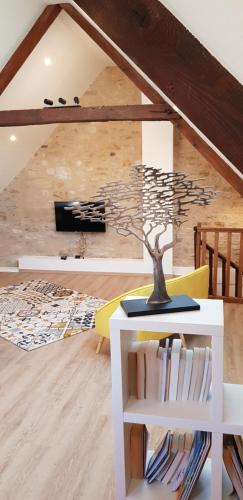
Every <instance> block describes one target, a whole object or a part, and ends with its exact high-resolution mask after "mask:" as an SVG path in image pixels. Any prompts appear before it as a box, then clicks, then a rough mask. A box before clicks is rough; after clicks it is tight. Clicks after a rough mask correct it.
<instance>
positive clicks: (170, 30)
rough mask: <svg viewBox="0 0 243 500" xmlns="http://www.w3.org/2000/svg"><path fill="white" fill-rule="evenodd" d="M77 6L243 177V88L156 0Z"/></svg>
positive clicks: (80, 1)
mask: <svg viewBox="0 0 243 500" xmlns="http://www.w3.org/2000/svg"><path fill="white" fill-rule="evenodd" d="M75 2H76V4H77V5H79V7H80V8H81V9H83V10H84V12H85V13H86V14H87V15H88V16H89V17H90V18H91V19H92V20H93V21H94V22H95V23H96V24H97V25H98V26H99V28H101V29H102V30H103V31H104V32H105V33H106V34H107V35H108V36H109V37H110V38H111V40H112V41H113V42H114V43H115V44H116V45H117V46H118V47H119V48H120V49H121V50H122V51H123V52H124V53H125V54H127V56H129V58H130V59H131V60H132V61H133V62H134V63H136V65H137V66H138V67H139V68H140V69H141V70H142V71H143V72H144V73H145V74H146V75H148V77H149V78H150V79H151V80H152V81H153V82H154V83H155V84H156V85H157V86H158V87H159V88H160V89H161V91H162V92H163V93H164V94H165V95H167V96H168V98H170V99H171V100H172V101H173V102H174V103H175V104H176V105H177V106H178V108H179V109H180V110H181V111H182V112H183V113H184V114H185V115H186V116H187V117H188V118H189V119H190V121H191V122H192V123H193V124H194V125H195V126H196V127H197V128H198V129H199V130H200V131H201V132H202V133H203V134H204V135H205V136H206V137H207V138H208V139H209V140H210V141H211V142H212V143H213V144H214V145H215V146H216V147H217V148H218V149H219V151H221V152H222V153H223V154H224V156H225V157H226V158H228V160H229V161H230V162H232V164H233V165H235V167H236V168H238V169H239V170H240V171H241V172H242V173H243V148H242V137H243V87H242V85H241V84H240V83H239V82H238V81H237V80H236V79H235V78H234V77H233V76H232V75H231V74H230V73H229V72H228V71H227V70H226V69H225V68H224V67H223V66H222V65H221V64H220V63H219V62H218V61H217V60H216V59H215V58H214V57H213V56H212V55H211V54H210V53H209V52H208V51H207V50H206V49H205V48H204V47H203V46H202V45H201V44H200V42H199V41H198V40H197V39H196V38H195V37H194V36H193V35H192V34H191V33H189V31H188V30H187V29H186V28H185V27H184V26H183V25H182V24H181V23H180V22H179V21H178V20H177V19H176V18H175V17H174V16H173V15H172V14H171V12H170V11H169V10H168V9H166V8H165V7H164V6H163V5H162V4H161V3H160V2H159V1H158V0H149V2H148V1H147V0H122V2H121V1H120V0H112V2H110V1H109V0H103V1H102V2H101V1H100V0H92V1H90V0H75Z"/></svg>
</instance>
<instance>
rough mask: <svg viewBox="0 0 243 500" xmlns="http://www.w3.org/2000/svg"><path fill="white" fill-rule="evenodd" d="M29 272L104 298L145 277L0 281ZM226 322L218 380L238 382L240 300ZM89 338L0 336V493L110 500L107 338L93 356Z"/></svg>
mask: <svg viewBox="0 0 243 500" xmlns="http://www.w3.org/2000/svg"><path fill="white" fill-rule="evenodd" d="M34 278H37V279H47V280H49V281H54V282H56V283H60V284H62V285H65V286H68V287H70V288H73V289H77V290H80V291H85V292H87V293H88V294H92V295H96V296H99V297H102V298H105V299H110V298H112V297H114V296H116V295H118V294H119V293H122V292H125V291H129V290H130V289H131V288H134V287H137V286H140V285H143V284H146V283H149V282H150V278H149V277H146V276H136V277H135V276H116V275H104V276H103V275H100V274H99V275H98V274H97V275H96V274H85V273H50V272H48V273H47V272H46V273H40V272H38V273H34V272H21V273H19V274H15V273H6V274H4V273H1V274H0V286H6V285H8V284H12V283H17V282H20V281H26V280H28V279H34ZM225 321H226V332H225V381H227V382H232V383H243V368H242V358H243V305H238V304H226V305H225ZM194 340H195V339H194ZM195 342H196V340H195ZM96 344H97V336H96V335H95V334H94V332H93V331H89V332H86V333H83V334H80V335H76V336H74V337H72V338H67V339H65V340H63V341H60V342H55V343H53V344H50V345H48V346H46V347H42V348H40V349H37V350H35V351H32V352H29V353H28V352H25V351H23V350H21V349H19V348H18V347H16V346H14V345H12V344H10V343H9V342H6V341H4V340H0V397H1V405H0V421H1V426H0V450H1V452H0V499H1V500H114V493H113V491H114V490H113V460H112V429H111V377H110V357H109V345H108V342H106V343H105V344H104V347H103V348H102V352H101V354H100V355H99V356H96V355H95V348H96ZM197 345H199V340H198V339H197Z"/></svg>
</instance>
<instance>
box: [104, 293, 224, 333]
mask: <svg viewBox="0 0 243 500" xmlns="http://www.w3.org/2000/svg"><path fill="white" fill-rule="evenodd" d="M141 298H143V297H134V296H129V295H128V296H127V297H126V299H141ZM194 300H195V301H196V302H197V303H198V304H200V310H199V311H183V312H177V313H169V314H154V315H150V316H136V317H132V318H129V317H127V315H126V313H125V312H124V311H123V309H122V307H121V306H118V308H117V309H116V311H115V312H114V313H113V315H112V316H111V319H110V327H111V330H112V329H113V328H116V329H120V330H143V331H153V332H160V331H161V332H168V333H170V332H171V333H191V334H198V335H212V336H223V334H224V310H223V301H222V300H212V299H211V300H210V299H194Z"/></svg>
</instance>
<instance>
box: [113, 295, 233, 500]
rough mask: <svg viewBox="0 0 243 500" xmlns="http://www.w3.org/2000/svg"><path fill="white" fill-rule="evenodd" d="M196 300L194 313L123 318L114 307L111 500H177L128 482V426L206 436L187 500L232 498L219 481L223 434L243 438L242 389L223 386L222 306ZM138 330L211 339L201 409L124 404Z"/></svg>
mask: <svg viewBox="0 0 243 500" xmlns="http://www.w3.org/2000/svg"><path fill="white" fill-rule="evenodd" d="M133 298H134V297H133ZM195 300H197V302H198V303H200V310H199V311H190V312H181V313H173V314H161V315H153V316H139V317H133V318H128V317H127V316H126V314H125V313H124V311H123V309H122V308H121V307H120V306H119V307H118V308H117V310H116V311H115V312H114V314H113V315H112V317H111V319H110V331H111V367H112V405H113V424H114V445H115V474H116V497H115V498H116V500H125V499H130V500H157V499H158V498H160V499H161V500H170V499H175V498H176V494H175V493H171V492H170V491H169V489H168V487H167V486H164V485H162V484H161V483H159V484H152V485H147V483H146V481H145V480H134V479H131V478H130V466H129V458H130V457H129V436H130V428H131V424H132V423H140V424H145V425H157V426H161V427H168V428H178V427H179V428H184V429H187V430H190V429H191V430H203V431H208V432H211V433H212V447H211V458H210V459H208V460H207V461H206V464H205V467H204V469H203V471H202V474H201V477H200V479H199V481H198V483H200V487H199V486H198V488H197V487H195V490H194V491H195V492H193V494H192V498H195V499H198V500H199V499H200V500H208V499H211V500H221V499H222V498H223V499H226V498H232V496H231V497H229V493H230V492H231V489H230V483H229V480H227V477H225V478H223V476H224V474H223V469H224V467H223V460H222V452H223V434H224V433H226V434H243V386H241V385H235V384H224V383H223V340H224V315H223V302H222V301H219V300H206V299H203V300H202V299H200V300H199V299H195ZM138 330H143V331H150V332H151V331H156V332H159V331H161V332H171V333H174V332H176V333H184V334H185V333H186V334H191V335H207V336H211V346H212V396H211V399H210V400H208V401H206V402H204V403H199V402H197V401H167V402H164V403H162V402H159V401H150V400H146V399H145V400H136V399H134V398H129V395H128V366H127V361H128V355H127V353H128V352H129V350H131V348H132V344H133V343H134V341H135V340H136V331H138ZM196 490H198V491H196Z"/></svg>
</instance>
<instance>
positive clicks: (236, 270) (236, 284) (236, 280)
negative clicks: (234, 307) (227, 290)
mask: <svg viewBox="0 0 243 500" xmlns="http://www.w3.org/2000/svg"><path fill="white" fill-rule="evenodd" d="M238 283H239V269H237V268H235V296H236V297H238Z"/></svg>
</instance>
